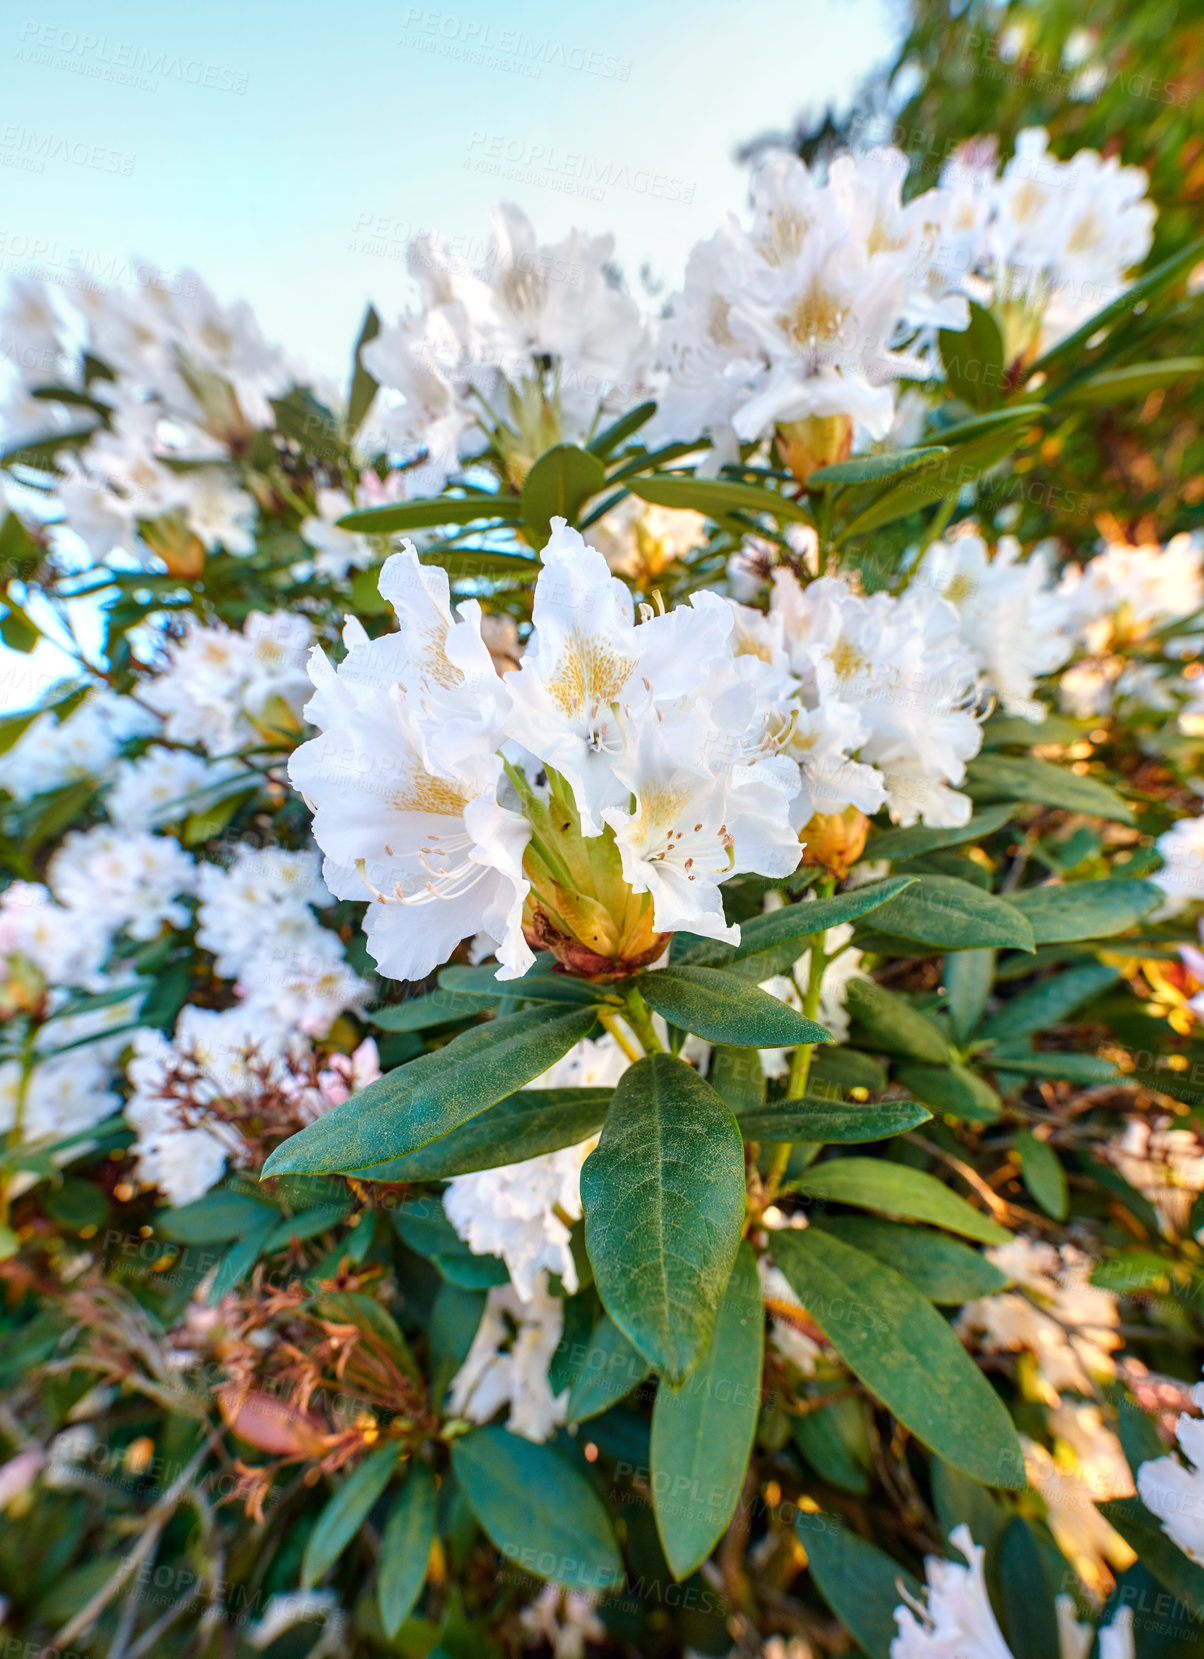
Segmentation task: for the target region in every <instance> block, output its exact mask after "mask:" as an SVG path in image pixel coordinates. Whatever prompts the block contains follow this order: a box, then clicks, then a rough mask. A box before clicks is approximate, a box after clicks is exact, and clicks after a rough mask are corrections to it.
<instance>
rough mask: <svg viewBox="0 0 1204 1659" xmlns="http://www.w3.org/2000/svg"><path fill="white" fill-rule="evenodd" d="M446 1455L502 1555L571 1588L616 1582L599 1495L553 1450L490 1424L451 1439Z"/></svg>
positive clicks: (617, 1568)
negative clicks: (449, 1448)
mask: <svg viewBox="0 0 1204 1659" xmlns="http://www.w3.org/2000/svg"><path fill="white" fill-rule="evenodd" d="M451 1455H452V1469H453V1470H454V1472H455V1476H456V1481H457V1483H458V1485H459V1487H460V1490H461V1491H462V1492H463V1494H464V1496H465V1498H466V1499H467V1500H468V1503H469V1506H470V1507H471V1509H472V1512H473V1514H474V1515H475V1516H476V1518H477V1520H478V1521H479V1522H480V1523H481V1526H482V1527H483V1528H484V1529H485V1531H486V1533H487V1534H488V1535H489V1537H490V1539H491V1540H492V1542H493V1543H494V1545H495V1546H496V1547H497V1548H498V1549H499V1550H501V1552H502V1554H503V1555H507V1556H509V1557H510V1559H511V1560H512V1561H515V1562H517V1563H518V1565H519V1566H521V1567H527V1568H531V1569H534V1570H535V1571H536V1572H538V1573H539V1575H540V1577H541V1578H546V1579H550V1580H551V1582H552V1583H553V1584H564V1585H566V1586H567V1587H568V1588H569V1589H571V1590H572V1589H579V1588H580V1587H581V1585H582V1584H587V1585H589V1587H590V1588H591V1589H594V1590H601V1589H605V1588H606V1587H607V1585H610V1584H618V1583H620V1582H621V1580H622V1577H623V1563H622V1561H621V1560H620V1559H619V1551H618V1547H617V1545H616V1544H615V1540H614V1533H613V1532H612V1531H611V1526H610V1522H609V1521H608V1520H607V1517H606V1511H605V1509H603V1507H602V1503H601V1501H600V1499H599V1498H598V1495H597V1493H596V1492H595V1491H594V1489H593V1487H592V1486H591V1485H590V1483H589V1481H587V1480H586V1478H585V1476H584V1475H582V1474H580V1473H579V1472H578V1471H577V1470H576V1469H574V1468H573V1467H572V1465H571V1464H569V1463H567V1462H566V1461H565V1459H564V1458H563V1457H562V1456H561V1455H560V1453H559V1452H557V1451H555V1450H554V1449H553V1448H552V1447H551V1446H545V1445H538V1444H536V1442H534V1441H532V1440H524V1439H523V1437H522V1435H519V1434H511V1433H510V1431H509V1429H504V1428H501V1427H491V1428H483V1429H473V1430H472V1431H471V1432H470V1433H469V1434H465V1435H461V1436H460V1437H459V1438H458V1439H456V1440H453V1441H452V1450H451Z"/></svg>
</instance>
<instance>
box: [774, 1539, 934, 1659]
mask: <svg viewBox="0 0 1204 1659" xmlns="http://www.w3.org/2000/svg"><path fill="white" fill-rule="evenodd" d="M794 1525H795V1530H796V1532H797V1533H798V1535H799V1538H800V1540H801V1541H802V1545H803V1548H804V1549H805V1550H806V1552H807V1563H808V1565H809V1566H810V1568H811V1576H812V1577H813V1578H814V1580H815V1583H816V1586H817V1588H818V1590H819V1593H820V1595H821V1596H822V1597H823V1598H824V1600H825V1601H826V1602H827V1604H828V1606H829V1607H830V1608H831V1609H832V1611H833V1613H835V1615H836V1617H837V1619H838V1620H839V1621H840V1623H841V1624H842V1625H844V1627H845V1629H846V1630H847V1631H848V1632H849V1634H850V1636H852V1638H853V1640H854V1641H855V1642H856V1643H857V1645H858V1647H860V1648H862V1649H863V1650H864V1651H865V1652H866V1653H868V1654H869V1656H870V1659H890V1648H891V1643H892V1642H893V1641H894V1639H895V1637H896V1636H897V1635H898V1633H899V1627H898V1625H897V1624H896V1623H895V1608H896V1607H900V1606H902V1605H903V1603H904V1602H905V1601H908V1600H910V1601H912V1602H917V1601H918V1602H920V1603H921V1605H922V1603H923V1588H922V1586H921V1585H920V1583H919V1581H918V1580H917V1579H916V1578H915V1577H914V1576H913V1575H912V1574H911V1573H909V1572H908V1571H907V1568H906V1567H901V1566H900V1565H899V1563H898V1562H897V1561H892V1560H891V1558H890V1556H889V1555H886V1554H885V1553H884V1552H883V1551H882V1550H880V1549H877V1548H876V1547H875V1546H874V1545H873V1544H868V1543H866V1541H865V1539H864V1538H858V1536H857V1534H856V1533H854V1532H850V1531H849V1530H848V1529H847V1528H846V1527H845V1526H843V1525H842V1524H841V1523H840V1522H839V1521H838V1520H836V1519H835V1518H834V1517H833V1516H831V1515H806V1514H800V1515H799V1516H798V1518H797V1519H796V1521H795V1523H794Z"/></svg>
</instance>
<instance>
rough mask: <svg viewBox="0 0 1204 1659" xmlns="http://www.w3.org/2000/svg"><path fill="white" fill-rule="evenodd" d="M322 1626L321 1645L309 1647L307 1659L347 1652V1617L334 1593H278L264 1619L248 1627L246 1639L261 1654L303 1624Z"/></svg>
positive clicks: (330, 1591)
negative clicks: (288, 1632)
mask: <svg viewBox="0 0 1204 1659" xmlns="http://www.w3.org/2000/svg"><path fill="white" fill-rule="evenodd" d="M314 1623H317V1624H321V1625H322V1626H323V1631H322V1635H321V1636H320V1637H319V1639H318V1641H317V1643H316V1644H315V1645H313V1646H311V1647H307V1648H306V1650H305V1651H306V1659H325V1656H327V1655H331V1656H334V1655H337V1654H340V1653H345V1652H346V1642H347V1615H346V1614H345V1613H344V1612H343V1611H342V1609H341V1608H340V1607H339V1603H338V1598H337V1597H336V1595H335V1593H334V1591H333V1590H286V1591H278V1592H277V1593H276V1594H275V1595H274V1596H271V1597H270V1598H269V1599H268V1603H267V1606H266V1607H265V1608H264V1610H263V1617H262V1618H261V1619H256V1620H255V1621H254V1623H253V1624H250V1625H248V1626H247V1630H246V1637H247V1641H248V1642H249V1643H250V1644H251V1646H252V1647H253V1648H255V1650H256V1651H257V1652H261V1651H262V1650H263V1649H264V1648H269V1647H271V1646H272V1645H273V1643H274V1642H276V1641H277V1640H279V1638H280V1637H281V1636H283V1635H284V1634H285V1633H286V1632H287V1631H289V1630H293V1629H295V1628H296V1626H297V1625H299V1624H314Z"/></svg>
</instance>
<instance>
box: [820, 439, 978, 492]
mask: <svg viewBox="0 0 1204 1659" xmlns="http://www.w3.org/2000/svg"><path fill="white" fill-rule="evenodd" d="M946 454H948V450H947V449H946V447H945V446H944V444H928V445H926V446H925V447H923V448H922V449H893V450H887V451H886V453H885V454H883V455H856V456H854V457H853V458H852V459H851V460H848V461H836V462H834V463H833V464H832V465H831V466H830V467H819V468H817V469H816V471H815V472H813V473H812V474H811V476H810V478H808V480H807V488H808V489H809V490H815V489H828V488H830V487H831V486H832V485H834V484H875V483H881V482H882V481H883V480H884V479H887V478H897V477H898V476H899V474H900V473H904V472H910V471H911V469H912V468H913V467H917V466H922V465H923V463H924V462H925V461H931V460H933V459H934V458H935V457H936V456H938V455H946Z"/></svg>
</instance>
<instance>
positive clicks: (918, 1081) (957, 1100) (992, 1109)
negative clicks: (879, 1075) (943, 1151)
mask: <svg viewBox="0 0 1204 1659" xmlns="http://www.w3.org/2000/svg"><path fill="white" fill-rule="evenodd" d="M895 1077H896V1079H897V1081H898V1082H900V1083H901V1084H902V1085H903V1087H904V1088H905V1089H908V1090H910V1092H911V1093H912V1094H914V1095H915V1097H916V1099H917V1100H922V1101H923V1102H924V1104H925V1106H931V1108H932V1110H933V1111H934V1112H939V1113H940V1114H941V1116H942V1117H950V1118H961V1119H962V1120H963V1121H964V1122H966V1123H993V1122H994V1121H995V1119H996V1118H997V1117H999V1115H1000V1113H1001V1112H1002V1110H1003V1107H1002V1102H1001V1101H1000V1099H999V1096H998V1095H997V1094H996V1093H995V1091H994V1089H993V1088H992V1087H991V1085H990V1084H989V1083H987V1082H985V1081H984V1079H983V1078H981V1077H979V1076H977V1075H976V1074H975V1073H974V1072H972V1071H971V1070H970V1069H969V1067H967V1066H962V1065H959V1064H958V1063H957V1061H951V1062H950V1063H949V1065H947V1066H897V1067H896V1068H895Z"/></svg>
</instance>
